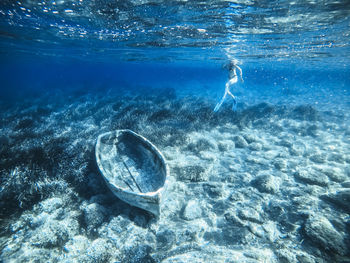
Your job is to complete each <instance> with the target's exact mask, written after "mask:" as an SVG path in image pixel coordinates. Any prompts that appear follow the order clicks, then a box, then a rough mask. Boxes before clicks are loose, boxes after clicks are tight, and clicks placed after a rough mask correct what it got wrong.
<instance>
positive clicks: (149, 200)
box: [95, 130, 169, 216]
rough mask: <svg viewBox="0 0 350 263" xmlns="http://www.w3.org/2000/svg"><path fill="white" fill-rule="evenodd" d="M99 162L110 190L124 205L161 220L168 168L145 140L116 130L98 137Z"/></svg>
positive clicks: (160, 154)
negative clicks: (137, 208) (146, 212)
mask: <svg viewBox="0 0 350 263" xmlns="http://www.w3.org/2000/svg"><path fill="white" fill-rule="evenodd" d="M95 153H96V162H97V165H98V167H99V170H100V172H101V175H102V177H103V178H104V180H105V181H106V183H107V185H108V187H109V189H110V190H111V191H112V192H113V193H114V195H116V196H117V197H118V198H119V199H121V200H122V201H124V202H126V203H128V204H130V205H132V206H136V207H139V208H141V209H144V210H146V211H149V212H151V213H152V214H154V215H156V216H159V215H160V207H161V202H162V194H163V193H164V191H165V190H166V186H167V178H168V175H169V168H168V166H167V164H166V161H165V158H164V156H163V155H162V153H161V152H160V151H159V150H158V149H157V148H156V146H154V145H153V144H152V143H151V142H150V141H148V140H147V139H146V138H144V137H143V136H141V135H139V134H137V133H135V132H133V131H131V130H117V131H112V132H107V133H104V134H101V135H100V136H98V139H97V143H96V150H95Z"/></svg>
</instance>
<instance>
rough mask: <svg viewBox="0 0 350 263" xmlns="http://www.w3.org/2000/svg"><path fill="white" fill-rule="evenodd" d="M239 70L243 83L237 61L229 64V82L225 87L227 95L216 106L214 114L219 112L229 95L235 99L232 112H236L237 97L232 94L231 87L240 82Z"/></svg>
mask: <svg viewBox="0 0 350 263" xmlns="http://www.w3.org/2000/svg"><path fill="white" fill-rule="evenodd" d="M237 69H238V71H239V75H240V79H241V81H242V82H243V77H242V69H241V68H240V67H239V66H238V65H237V61H236V60H232V61H231V62H230V63H229V64H228V70H229V80H228V81H227V82H226V85H225V93H224V96H223V97H222V99H221V101H220V102H219V103H218V104H216V106H215V108H214V112H217V111H218V110H219V109H220V107H221V105H222V104H223V103H224V101H225V99H226V96H227V94H228V95H230V96H231V97H232V99H233V106H232V110H234V111H235V110H236V108H237V101H236V97H235V95H233V94H232V92H231V90H230V89H231V86H232V85H234V84H236V83H237V81H238V77H237Z"/></svg>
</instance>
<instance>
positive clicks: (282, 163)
mask: <svg viewBox="0 0 350 263" xmlns="http://www.w3.org/2000/svg"><path fill="white" fill-rule="evenodd" d="M273 165H274V166H275V168H276V169H278V170H280V171H285V170H286V168H287V161H286V160H285V159H276V160H275V161H274V162H273Z"/></svg>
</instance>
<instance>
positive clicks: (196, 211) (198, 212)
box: [183, 200, 202, 220]
mask: <svg viewBox="0 0 350 263" xmlns="http://www.w3.org/2000/svg"><path fill="white" fill-rule="evenodd" d="M201 216H202V209H201V208H200V206H199V204H198V202H197V201H195V200H190V201H189V202H188V203H187V205H186V206H185V208H184V211H183V218H184V219H185V220H193V219H196V218H199V217H201Z"/></svg>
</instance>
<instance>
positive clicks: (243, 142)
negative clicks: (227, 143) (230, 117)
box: [233, 135, 248, 148]
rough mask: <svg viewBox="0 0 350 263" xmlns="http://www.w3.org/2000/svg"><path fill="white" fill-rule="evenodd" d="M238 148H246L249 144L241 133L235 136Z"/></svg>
mask: <svg viewBox="0 0 350 263" xmlns="http://www.w3.org/2000/svg"><path fill="white" fill-rule="evenodd" d="M233 140H234V142H235V145H236V148H246V147H247V146H248V143H247V141H246V140H245V139H244V138H243V137H242V136H240V135H237V136H235V137H234V138H233Z"/></svg>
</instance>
